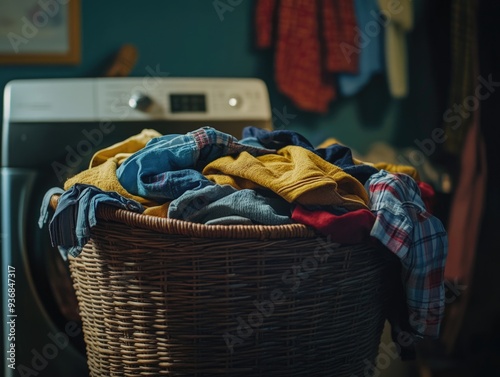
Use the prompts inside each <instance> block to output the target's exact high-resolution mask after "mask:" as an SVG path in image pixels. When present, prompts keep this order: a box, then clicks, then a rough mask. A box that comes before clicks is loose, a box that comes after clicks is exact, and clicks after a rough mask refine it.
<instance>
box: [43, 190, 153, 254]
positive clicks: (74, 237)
mask: <svg viewBox="0 0 500 377" xmlns="http://www.w3.org/2000/svg"><path fill="white" fill-rule="evenodd" d="M54 193H60V190H59V191H56V190H55V189H51V190H49V191H48V192H47V193H46V194H45V197H44V199H43V204H42V208H41V210H40V218H39V222H38V225H39V226H40V227H42V226H43V224H44V223H46V222H47V220H48V213H47V208H48V203H49V202H50V197H51V196H52V195H53V194H54ZM102 204H107V205H111V206H114V207H118V208H122V209H127V210H129V211H133V212H138V213H142V212H143V211H144V207H143V206H142V205H141V204H140V203H138V202H136V201H135V200H131V199H127V198H124V197H123V196H121V195H119V194H118V193H116V192H106V191H102V190H101V189H99V188H97V187H95V186H91V185H84V184H76V185H74V186H72V187H71V188H70V189H69V190H68V191H65V192H63V193H62V195H61V196H60V198H59V202H58V205H57V208H56V210H55V212H54V215H53V216H52V219H51V221H50V223H49V232H50V239H51V242H52V246H58V247H59V251H60V252H61V253H62V256H63V258H64V259H65V260H66V259H67V256H68V254H70V255H72V256H73V257H76V256H78V255H79V254H80V253H81V251H82V249H83V246H84V245H85V244H86V243H87V242H88V241H89V239H90V229H91V228H92V227H93V226H95V225H96V224H97V218H96V213H97V208H98V207H99V206H100V205H102Z"/></svg>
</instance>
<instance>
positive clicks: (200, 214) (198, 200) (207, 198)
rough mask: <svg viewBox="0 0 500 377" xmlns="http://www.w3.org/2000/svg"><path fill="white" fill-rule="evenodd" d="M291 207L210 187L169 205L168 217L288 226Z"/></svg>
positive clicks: (276, 199) (228, 188)
mask: <svg viewBox="0 0 500 377" xmlns="http://www.w3.org/2000/svg"><path fill="white" fill-rule="evenodd" d="M290 212H291V211H290V205H289V204H288V203H287V202H286V201H284V200H283V199H281V198H280V197H274V198H273V197H269V196H268V197H265V196H263V195H260V194H259V193H257V192H256V191H254V190H236V189H235V188H233V187H231V186H229V185H224V186H220V185H213V186H208V187H204V188H202V189H200V190H194V191H193V190H189V191H186V192H185V193H184V194H183V195H181V196H180V197H179V198H178V199H176V200H174V201H172V202H171V203H170V206H169V209H168V217H169V218H173V219H180V220H186V221H191V222H194V223H202V224H208V225H213V224H266V225H280V224H290V223H291V222H292V221H291V219H290Z"/></svg>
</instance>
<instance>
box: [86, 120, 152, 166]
mask: <svg viewBox="0 0 500 377" xmlns="http://www.w3.org/2000/svg"><path fill="white" fill-rule="evenodd" d="M160 136H162V135H161V134H160V133H159V132H158V131H155V130H151V129H144V130H142V131H141V133H139V134H137V135H134V136H131V137H129V138H128V139H125V140H123V141H121V142H119V143H116V144H113V145H112V146H110V147H108V148H104V149H101V150H100V151H98V152H96V153H95V154H94V156H92V160H91V161H90V166H89V167H90V168H93V167H95V166H98V165H101V164H103V163H104V162H106V161H107V160H109V159H110V158H116V159H117V162H118V166H120V165H121V163H122V162H123V161H125V159H126V158H128V157H129V156H130V155H131V154H133V153H135V152H137V151H138V150H140V149H142V148H144V147H145V146H146V144H147V142H148V141H149V140H151V139H153V138H155V137H160Z"/></svg>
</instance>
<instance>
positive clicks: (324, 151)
mask: <svg viewBox="0 0 500 377" xmlns="http://www.w3.org/2000/svg"><path fill="white" fill-rule="evenodd" d="M243 137H244V138H256V139H257V140H258V141H259V142H260V143H261V144H262V146H264V147H265V148H274V149H281V148H283V147H286V146H288V145H297V146H299V147H303V148H306V149H308V150H310V151H311V152H314V153H315V154H316V155H318V156H320V157H321V158H322V159H324V160H326V161H328V162H329V163H331V164H333V165H335V166H338V167H339V168H341V169H342V170H344V171H345V172H346V173H347V174H350V175H352V176H353V177H354V178H356V179H357V180H358V181H360V182H361V183H362V184H365V182H366V180H367V179H368V178H370V176H371V175H373V174H375V173H377V172H378V170H377V169H376V168H374V167H373V166H370V165H363V164H362V165H356V164H355V163H354V161H353V159H352V153H351V150H350V149H349V148H348V147H346V146H344V145H340V144H333V145H330V146H329V147H327V148H320V149H314V147H313V146H312V144H311V143H310V142H309V141H308V140H307V139H306V138H305V137H304V136H302V135H300V134H299V133H297V132H294V131H287V130H278V131H267V130H264V129H260V128H257V127H245V128H244V129H243ZM244 140H245V139H244Z"/></svg>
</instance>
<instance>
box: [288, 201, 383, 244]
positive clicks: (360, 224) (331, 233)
mask: <svg viewBox="0 0 500 377" xmlns="http://www.w3.org/2000/svg"><path fill="white" fill-rule="evenodd" d="M292 219H293V220H295V221H297V222H298V223H301V224H305V225H308V226H310V227H312V228H314V229H316V230H317V231H318V232H320V233H321V234H323V235H325V236H328V237H329V239H331V240H332V242H337V243H340V244H343V245H354V244H360V243H367V242H370V231H371V229H372V227H373V223H374V222H375V215H374V214H373V213H372V212H371V211H369V210H368V209H358V210H356V211H351V212H347V213H343V214H340V215H337V214H334V213H331V212H329V211H325V210H314V211H311V210H309V209H307V208H305V207H303V206H301V205H297V206H296V207H295V208H294V210H293V212H292Z"/></svg>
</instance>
